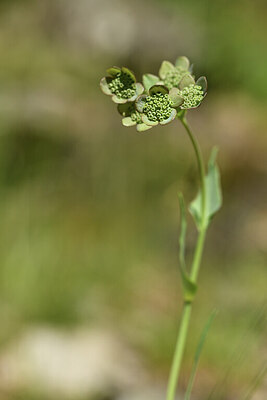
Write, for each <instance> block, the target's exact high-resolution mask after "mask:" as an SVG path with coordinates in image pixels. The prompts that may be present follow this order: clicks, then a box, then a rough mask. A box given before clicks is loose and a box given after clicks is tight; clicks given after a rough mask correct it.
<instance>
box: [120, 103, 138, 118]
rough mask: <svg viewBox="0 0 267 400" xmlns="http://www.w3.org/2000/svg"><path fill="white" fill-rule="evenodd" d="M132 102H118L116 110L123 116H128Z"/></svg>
mask: <svg viewBox="0 0 267 400" xmlns="http://www.w3.org/2000/svg"><path fill="white" fill-rule="evenodd" d="M133 104H134V103H130V102H128V103H124V104H118V111H119V113H120V114H121V115H122V116H123V117H129V116H130V115H131V113H132V111H133V109H134V105H133Z"/></svg>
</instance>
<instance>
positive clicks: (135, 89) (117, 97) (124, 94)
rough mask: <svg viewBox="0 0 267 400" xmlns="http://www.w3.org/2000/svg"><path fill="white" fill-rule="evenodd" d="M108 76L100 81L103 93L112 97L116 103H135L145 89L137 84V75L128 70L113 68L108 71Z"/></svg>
mask: <svg viewBox="0 0 267 400" xmlns="http://www.w3.org/2000/svg"><path fill="white" fill-rule="evenodd" d="M107 73H108V76H106V77H104V78H102V79H101V81H100V87H101V89H102V91H103V93H105V94H107V95H108V96H112V97H111V99H112V101H114V103H118V104H123V103H127V102H128V101H134V100H135V99H136V98H137V97H138V96H139V95H140V94H142V93H143V91H144V88H143V86H142V84H141V83H136V78H135V75H134V74H133V72H132V71H130V70H129V69H128V68H125V67H122V68H119V67H112V68H109V69H108V70H107Z"/></svg>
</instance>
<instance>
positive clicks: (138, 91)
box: [135, 82, 144, 96]
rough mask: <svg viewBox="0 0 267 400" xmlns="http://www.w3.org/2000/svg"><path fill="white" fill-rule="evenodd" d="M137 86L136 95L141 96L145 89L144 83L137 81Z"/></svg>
mask: <svg viewBox="0 0 267 400" xmlns="http://www.w3.org/2000/svg"><path fill="white" fill-rule="evenodd" d="M135 87H136V95H137V96H140V94H142V93H143V91H144V87H143V85H142V84H141V83H139V82H137V83H136V84H135Z"/></svg>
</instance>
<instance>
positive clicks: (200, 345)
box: [184, 310, 217, 400]
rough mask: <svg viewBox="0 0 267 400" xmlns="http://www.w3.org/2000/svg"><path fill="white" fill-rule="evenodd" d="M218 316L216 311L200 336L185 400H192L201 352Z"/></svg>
mask: <svg viewBox="0 0 267 400" xmlns="http://www.w3.org/2000/svg"><path fill="white" fill-rule="evenodd" d="M216 314H217V310H214V311H213V312H212V313H211V315H210V316H209V318H208V321H207V322H206V324H205V326H204V329H203V331H202V333H201V335H200V339H199V342H198V345H197V348H196V352H195V357H194V362H193V366H192V370H191V374H190V378H189V382H188V385H187V389H186V393H185V397H184V400H190V397H191V393H192V389H193V385H194V381H195V377H196V373H197V367H198V363H199V359H200V355H201V352H202V350H203V346H204V344H205V341H206V338H207V334H208V332H209V329H210V327H211V324H212V322H213V320H214V318H215V316H216Z"/></svg>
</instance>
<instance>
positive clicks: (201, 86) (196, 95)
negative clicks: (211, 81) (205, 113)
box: [170, 75, 207, 110]
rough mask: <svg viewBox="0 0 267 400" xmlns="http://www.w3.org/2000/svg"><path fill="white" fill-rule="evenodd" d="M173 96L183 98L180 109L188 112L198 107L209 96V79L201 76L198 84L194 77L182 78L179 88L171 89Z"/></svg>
mask: <svg viewBox="0 0 267 400" xmlns="http://www.w3.org/2000/svg"><path fill="white" fill-rule="evenodd" d="M170 93H171V94H172V96H177V97H180V98H182V103H181V105H180V108H181V109H183V110H188V109H191V108H196V107H198V106H199V105H200V104H201V102H202V100H203V99H204V97H205V96H206V94H207V79H206V78H205V77H204V76H201V77H200V78H199V79H198V80H197V81H196V82H195V79H194V78H193V76H192V75H186V76H184V77H183V78H182V80H181V81H180V83H179V85H178V89H177V88H173V89H171V91H170Z"/></svg>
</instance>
